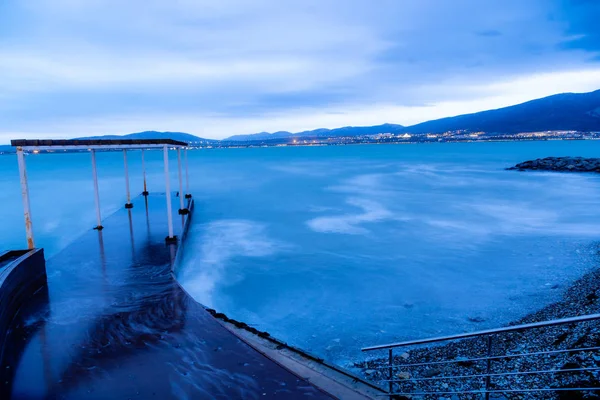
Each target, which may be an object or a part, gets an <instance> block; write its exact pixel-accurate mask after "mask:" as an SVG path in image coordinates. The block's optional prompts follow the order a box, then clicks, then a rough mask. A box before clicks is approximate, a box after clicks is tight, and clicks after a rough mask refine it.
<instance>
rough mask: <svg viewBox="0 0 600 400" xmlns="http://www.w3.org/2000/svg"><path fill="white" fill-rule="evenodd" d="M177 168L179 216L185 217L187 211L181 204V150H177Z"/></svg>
mask: <svg viewBox="0 0 600 400" xmlns="http://www.w3.org/2000/svg"><path fill="white" fill-rule="evenodd" d="M177 168H178V172H179V214H181V215H185V214H187V213H188V212H189V211H188V209H187V208H185V205H184V204H183V178H182V176H181V148H179V147H178V148H177Z"/></svg>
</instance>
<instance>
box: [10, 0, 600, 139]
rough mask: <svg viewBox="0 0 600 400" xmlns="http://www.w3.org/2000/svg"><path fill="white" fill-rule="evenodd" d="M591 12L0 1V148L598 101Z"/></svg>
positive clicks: (532, 5)
mask: <svg viewBox="0 0 600 400" xmlns="http://www.w3.org/2000/svg"><path fill="white" fill-rule="evenodd" d="M599 18H600V1H596V0H526V1H524V0H518V1H516V0H502V1H492V0H452V1H451V0H419V1H416V0H414V1H412V0H410V1H409V0H365V1H363V0H343V1H342V0H314V1H313V0H302V1H296V0H286V1H281V0H253V1H246V0H244V1H242V0H219V1H203V0H177V1H174V0H169V1H167V0H165V1H163V0H152V1H148V0H128V1H116V0H114V1H113V0H104V1H101V0H86V1H81V0H4V1H2V2H0V143H6V142H8V140H9V139H10V138H34V137H40V138H66V137H74V136H83V135H97V134H124V133H130V132H136V131H142V130H171V131H184V132H190V133H194V134H197V135H200V136H204V137H211V138H222V137H226V136H229V135H233V134H241V133H252V132H260V131H277V130H290V131H300V130H305V129H314V128H320V127H326V128H334V127H339V126H345V125H373V124H380V123H384V122H391V123H399V124H403V125H409V124H414V123H417V122H421V121H425V120H428V119H433V118H439V117H444V116H449V115H456V114H462V113H466V112H474V111H479V110H484V109H489V108H497V107H501V106H506V105H510V104H514V103H518V102H522V101H526V100H529V99H533V98H537V97H543V96H546V95H550V94H554V93H559V92H567V91H570V92H585V91H591V90H595V89H598V88H600V24H598V23H597V21H598V19H599Z"/></svg>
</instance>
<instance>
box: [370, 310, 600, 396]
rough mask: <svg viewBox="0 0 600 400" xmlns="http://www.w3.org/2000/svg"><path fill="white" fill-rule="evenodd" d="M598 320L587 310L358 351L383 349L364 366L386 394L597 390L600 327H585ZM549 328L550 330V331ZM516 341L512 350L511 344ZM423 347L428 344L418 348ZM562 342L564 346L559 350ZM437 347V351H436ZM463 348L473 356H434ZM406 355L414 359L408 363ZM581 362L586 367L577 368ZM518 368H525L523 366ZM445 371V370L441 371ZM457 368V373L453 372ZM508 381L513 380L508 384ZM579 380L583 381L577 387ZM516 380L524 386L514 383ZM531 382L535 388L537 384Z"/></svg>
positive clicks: (599, 383)
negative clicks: (567, 327)
mask: <svg viewBox="0 0 600 400" xmlns="http://www.w3.org/2000/svg"><path fill="white" fill-rule="evenodd" d="M599 320H600V314H591V315H585V316H580V317H573V318H565V319H558V320H552V321H545V322H536V323H531V324H524V325H515V326H508V327H504V328H499V329H488V330H481V331H477V332H470V333H464V334H458V335H450V336H442V337H434V338H428V339H420V340H411V341H406V342H399V343H390V344H384V345H379V346H371V347H365V348H363V349H361V350H362V351H363V352H371V351H378V350H387V351H388V354H387V357H385V359H384V358H383V357H381V358H379V359H378V360H377V359H376V360H373V361H367V362H365V367H364V368H365V370H367V371H370V372H371V379H374V380H376V381H379V382H380V383H383V384H385V386H386V387H387V391H388V393H387V394H385V395H384V396H387V397H390V398H400V397H401V396H414V395H418V396H428V395H430V396H439V395H465V396H470V397H468V398H477V397H483V398H485V399H486V400H487V399H489V398H490V394H493V393H498V394H505V395H506V394H511V393H514V394H526V393H535V392H538V393H540V394H541V393H546V392H557V393H558V392H563V391H581V392H589V391H597V390H600V372H598V371H600V356H598V355H596V353H597V352H598V351H599V350H600V327H598V326H597V325H595V326H596V329H593V326H590V325H591V324H597V323H598V321H599ZM565 325H574V326H573V327H572V328H571V330H565V329H564V328H565ZM544 329H545V330H547V331H546V333H545V334H544V333H543V332H540V331H541V330H544ZM553 329H554V331H552V330H553ZM576 329H579V331H578V332H577V333H576V334H575V335H574V336H576V340H574V341H573V340H571V341H573V343H571V344H572V346H569V340H567V339H568V337H569V334H570V333H573V332H574V330H576ZM548 331H550V332H548ZM534 334H535V336H532V337H530V338H527V337H525V338H523V337H521V338H518V337H517V338H515V335H525V336H527V335H534ZM532 339H533V340H532ZM532 341H533V342H536V343H537V342H539V343H537V345H538V346H541V348H540V349H538V350H536V351H531V348H532V346H533V347H535V344H536V343H533V344H532V343H531V342H532ZM586 342H587V343H586ZM440 344H443V345H445V346H446V347H448V346H452V345H454V347H453V348H451V349H446V350H447V351H446V352H444V351H439V349H443V347H440V346H439V345H440ZM515 344H516V345H517V346H516V348H511V346H513V345H515ZM425 345H430V346H428V347H426V348H423V347H424V346H425ZM561 346H563V347H565V346H566V347H567V348H560V347H561ZM513 347H514V346H513ZM407 348H414V349H410V352H411V353H416V356H412V358H411V355H410V354H409V353H407V352H406V349H407ZM394 349H403V353H402V354H398V353H397V354H396V355H394ZM494 349H495V350H496V353H500V354H494ZM436 350H438V351H437V354H436ZM466 351H475V352H476V353H478V355H475V356H469V357H464V356H460V357H455V358H454V359H438V358H436V357H439V353H441V354H446V355H447V354H449V353H452V352H454V353H456V354H459V353H461V354H464V352H466ZM561 357H562V362H564V365H563V366H562V367H561V368H557V367H556V363H557V362H561ZM573 357H576V359H577V363H575V362H569V361H568V360H569V359H570V358H573ZM409 358H411V360H414V362H409V361H408V359H409ZM423 358H424V359H431V358H433V359H434V360H433V361H426V360H423ZM548 359H550V360H548ZM384 360H385V361H384ZM548 361H550V362H548ZM565 361H566V362H565ZM547 364H554V366H553V367H547ZM584 364H586V365H585V366H582V365H584ZM494 367H496V368H494ZM523 367H525V368H528V369H523ZM432 368H433V370H432ZM442 368H446V371H442ZM448 370H450V373H449V374H444V372H448ZM456 370H459V372H455V371H456ZM432 371H433V372H432ZM567 374H573V375H576V374H579V375H577V376H575V378H574V379H572V380H571V381H569V382H562V383H560V384H562V385H563V386H559V385H555V386H552V385H551V384H549V381H551V382H552V381H553V382H557V381H560V379H561V378H559V376H563V375H567ZM413 375H414V376H413ZM581 375H584V378H583V379H580V378H579V376H581ZM517 377H525V378H527V377H532V378H534V381H533V382H514V379H513V378H517ZM540 377H545V379H546V382H545V384H544V385H540V379H541V378H540ZM501 379H504V380H505V382H499V380H501ZM510 379H513V381H512V382H507V380H510ZM581 382H583V383H585V385H582V384H581ZM449 383H450V384H452V385H453V386H457V385H462V386H461V387H458V388H452V387H451V385H449ZM515 383H519V384H524V385H523V386H522V387H514V385H515ZM536 384H537V385H540V386H539V387H537V386H535V385H536ZM422 386H425V389H423V388H421V387H422ZM551 386H552V387H551ZM546 394H548V393H546ZM544 396H545V395H544Z"/></svg>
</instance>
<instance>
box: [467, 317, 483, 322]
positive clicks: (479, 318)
mask: <svg viewBox="0 0 600 400" xmlns="http://www.w3.org/2000/svg"><path fill="white" fill-rule="evenodd" d="M467 319H468V320H469V322H476V323H479V322H485V318H483V317H468V318H467Z"/></svg>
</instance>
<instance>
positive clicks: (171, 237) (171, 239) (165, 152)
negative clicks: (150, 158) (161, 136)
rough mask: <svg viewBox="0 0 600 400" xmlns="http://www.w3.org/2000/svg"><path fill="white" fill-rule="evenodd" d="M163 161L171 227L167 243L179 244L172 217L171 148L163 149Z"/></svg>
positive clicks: (165, 147) (168, 220) (168, 221)
mask: <svg viewBox="0 0 600 400" xmlns="http://www.w3.org/2000/svg"><path fill="white" fill-rule="evenodd" d="M163 156H164V158H163V160H164V164H165V189H166V192H167V193H166V195H167V223H168V225H169V236H167V239H166V240H167V243H177V238H176V237H175V235H173V216H172V215H171V212H172V209H171V183H170V182H169V147H168V146H167V145H165V146H164V148H163Z"/></svg>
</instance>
